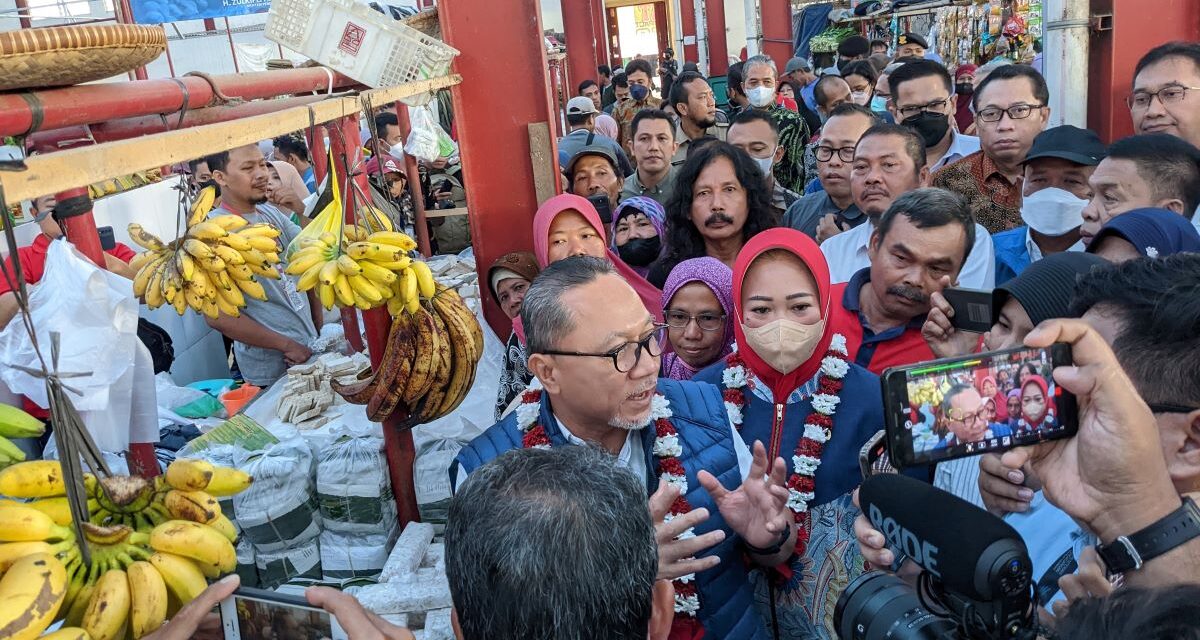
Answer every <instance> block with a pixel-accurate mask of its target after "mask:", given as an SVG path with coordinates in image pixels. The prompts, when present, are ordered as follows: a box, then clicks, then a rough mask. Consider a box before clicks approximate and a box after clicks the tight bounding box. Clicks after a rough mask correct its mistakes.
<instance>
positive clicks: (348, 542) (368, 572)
mask: <svg viewBox="0 0 1200 640" xmlns="http://www.w3.org/2000/svg"><path fill="white" fill-rule="evenodd" d="M395 534H396V531H395V529H392V530H390V531H386V532H384V533H372V534H365V535H356V534H346V533H338V532H337V531H328V530H327V531H323V532H321V575H322V576H324V579H325V580H326V581H329V582H335V581H341V580H348V579H350V578H374V577H377V576H378V575H379V573H380V572H381V571H383V564H384V563H385V562H387V558H388V547H389V546H390V545H391V544H392V541H393V540H394V538H395Z"/></svg>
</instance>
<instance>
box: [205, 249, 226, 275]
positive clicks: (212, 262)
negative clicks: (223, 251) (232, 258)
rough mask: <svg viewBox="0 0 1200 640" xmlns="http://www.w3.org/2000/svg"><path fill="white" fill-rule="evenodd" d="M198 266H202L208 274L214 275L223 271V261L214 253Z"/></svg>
mask: <svg viewBox="0 0 1200 640" xmlns="http://www.w3.org/2000/svg"><path fill="white" fill-rule="evenodd" d="M200 264H202V265H204V270H205V271H208V272H210V273H216V272H218V271H224V270H225V261H224V260H222V259H221V256H218V255H217V254H216V253H215V252H214V253H213V254H212V255H211V256H209V257H207V258H204V259H203V260H201V261H200Z"/></svg>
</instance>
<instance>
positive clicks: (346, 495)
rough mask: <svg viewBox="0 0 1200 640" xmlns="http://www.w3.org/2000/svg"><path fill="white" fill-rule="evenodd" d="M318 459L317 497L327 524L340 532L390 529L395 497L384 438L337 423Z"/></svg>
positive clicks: (394, 513) (394, 512) (379, 531)
mask: <svg viewBox="0 0 1200 640" xmlns="http://www.w3.org/2000/svg"><path fill="white" fill-rule="evenodd" d="M333 431H334V432H333V434H332V435H333V437H334V441H333V442H332V443H331V444H330V445H329V446H327V447H326V448H325V450H324V451H322V452H321V458H320V460H319V461H318V463H317V501H318V503H319V504H320V508H321V517H322V519H323V520H324V526H325V528H327V529H329V530H331V531H338V532H340V533H373V534H379V533H381V532H387V531H391V530H392V529H394V528H395V526H396V501H395V499H393V497H392V482H391V478H390V477H389V475H388V466H387V460H386V458H384V455H383V439H382V438H378V437H375V436H372V435H369V434H370V431H361V430H355V429H352V428H350V427H345V426H343V427H337V428H335V429H334V430H333Z"/></svg>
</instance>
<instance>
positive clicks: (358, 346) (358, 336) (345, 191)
mask: <svg viewBox="0 0 1200 640" xmlns="http://www.w3.org/2000/svg"><path fill="white" fill-rule="evenodd" d="M350 120H353V122H352V123H348V121H350ZM326 129H328V131H329V147H330V149H332V150H333V163H334V167H336V169H337V180H338V190H339V191H340V192H341V194H342V198H343V200H344V201H345V203H346V224H354V222H355V218H354V213H355V209H357V208H358V205H357V201H356V200H355V199H354V195H353V193H352V191H353V189H352V187H351V186H350V181H351V180H353V181H354V182H356V183H358V185H359V187H360V188H364V189H365V188H366V186H367V185H366V181H365V180H363V179H361V178H362V176H350V170H351V169H352V168H353V167H355V166H357V165H358V163H359V161H361V160H362V150H361V149H360V148H359V147H358V119H357V118H352V117H347V118H342V119H340V120H335V121H333V122H330V123H329V124H327V125H326V126H325V127H321V128H318V129H317V133H318V134H320V133H321V131H323V130H326ZM351 129H353V131H351ZM352 133H353V137H352V138H350V137H349V136H350V135H351V134H352ZM343 142H344V143H345V144H343ZM322 143H323V141H322ZM321 155H322V157H325V155H324V154H321ZM313 173H314V175H315V174H316V170H315V169H314V170H313ZM322 174H324V172H322ZM341 315H342V329H343V331H344V333H345V335H346V341H347V342H349V343H350V346H351V347H352V348H353V349H354V350H355V351H362V350H363V342H362V330H361V329H359V326H358V310H357V309H355V308H354V307H342V308H341Z"/></svg>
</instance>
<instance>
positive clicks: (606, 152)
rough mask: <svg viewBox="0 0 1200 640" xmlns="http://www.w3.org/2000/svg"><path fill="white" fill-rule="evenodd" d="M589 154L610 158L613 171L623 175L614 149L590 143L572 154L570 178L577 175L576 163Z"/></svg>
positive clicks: (568, 175)
mask: <svg viewBox="0 0 1200 640" xmlns="http://www.w3.org/2000/svg"><path fill="white" fill-rule="evenodd" d="M584 100H587V101H588V102H591V100H590V99H588V98H584ZM587 156H600V157H601V158H604V159H605V160H608V163H609V164H611V165H612V167H613V171H614V172H615V173H616V174H617V175H618V176H619V175H621V169H620V167H619V166H618V165H617V156H616V154H614V153H613V152H612V149H609V148H608V147H606V146H604V145H600V144H590V145H588V146H586V147H584V148H582V149H580V150H579V151H576V152H575V155H573V156H571V161H570V162H568V163H567V177H568V178H569V177H571V176H573V175H575V164H576V163H578V162H579V161H580V160H582V159H583V158H586V157H587Z"/></svg>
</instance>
